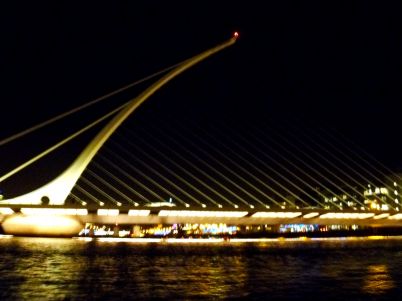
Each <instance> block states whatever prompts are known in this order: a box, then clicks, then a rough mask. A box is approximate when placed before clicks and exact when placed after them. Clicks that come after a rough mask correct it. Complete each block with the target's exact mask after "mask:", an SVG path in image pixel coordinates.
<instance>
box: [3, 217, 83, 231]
mask: <svg viewBox="0 0 402 301" xmlns="http://www.w3.org/2000/svg"><path fill="white" fill-rule="evenodd" d="M2 227H3V229H4V232H5V233H7V234H14V235H44V236H74V235H77V233H79V231H80V230H81V229H82V227H83V225H82V224H81V223H80V222H79V221H78V220H75V219H74V218H73V217H71V216H61V215H23V214H15V215H10V216H9V217H8V218H6V220H5V221H4V222H3V223H2Z"/></svg>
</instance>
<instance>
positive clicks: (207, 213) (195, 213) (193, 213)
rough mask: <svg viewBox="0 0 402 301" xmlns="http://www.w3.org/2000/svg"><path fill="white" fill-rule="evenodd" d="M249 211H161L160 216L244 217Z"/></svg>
mask: <svg viewBox="0 0 402 301" xmlns="http://www.w3.org/2000/svg"><path fill="white" fill-rule="evenodd" d="M247 214H248V212H247V211H193V210H189V211H184V210H183V211H181V210H161V211H159V216H181V217H182V216H185V217H243V216H245V215H247Z"/></svg>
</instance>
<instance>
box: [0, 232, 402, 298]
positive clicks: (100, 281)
mask: <svg viewBox="0 0 402 301" xmlns="http://www.w3.org/2000/svg"><path fill="white" fill-rule="evenodd" d="M401 294H402V237H389V238H387V237H370V238H347V239H346V238H343V239H342V238H341V239H289V240H286V239H272V240H265V241H235V240H232V241H230V242H222V241H220V242H214V241H210V242H208V241H206V242H200V241H195V240H194V241H189V242H183V241H180V242H176V243H175V242H173V243H172V242H138V241H100V240H92V241H85V240H77V239H55V238H14V237H12V238H1V239H0V299H1V300H143V299H146V300H148V299H159V300H161V299H162V300H163V299H169V300H172V299H173V300H183V299H184V300H189V299H204V300H215V299H254V300H262V299H273V300H278V299H279V300H301V299H304V300H316V299H323V298H326V299H328V300H336V299H339V300H388V299H391V298H393V299H395V300H396V299H398V297H399V296H400V295H401Z"/></svg>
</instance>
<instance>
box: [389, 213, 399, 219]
mask: <svg viewBox="0 0 402 301" xmlns="http://www.w3.org/2000/svg"><path fill="white" fill-rule="evenodd" d="M388 218H389V219H402V213H397V214H394V215H392V216H390V217H388Z"/></svg>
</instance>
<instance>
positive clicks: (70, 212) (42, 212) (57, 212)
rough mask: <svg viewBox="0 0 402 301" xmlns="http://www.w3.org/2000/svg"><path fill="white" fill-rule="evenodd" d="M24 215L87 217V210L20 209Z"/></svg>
mask: <svg viewBox="0 0 402 301" xmlns="http://www.w3.org/2000/svg"><path fill="white" fill-rule="evenodd" d="M21 213H23V214H25V215H88V210H87V209H74V208H21Z"/></svg>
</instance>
